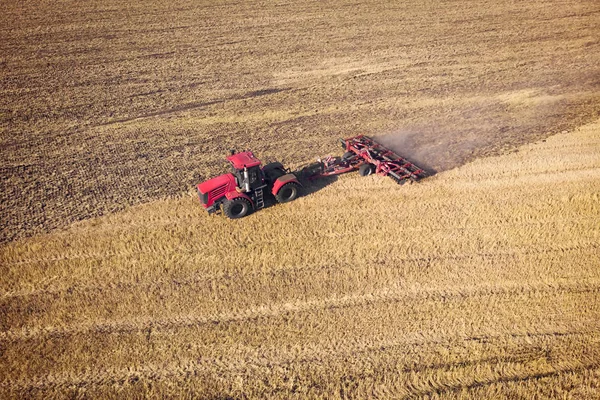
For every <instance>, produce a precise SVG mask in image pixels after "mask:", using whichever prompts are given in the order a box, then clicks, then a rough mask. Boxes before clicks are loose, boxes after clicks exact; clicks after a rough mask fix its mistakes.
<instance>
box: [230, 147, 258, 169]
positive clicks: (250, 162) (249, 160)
mask: <svg viewBox="0 0 600 400" xmlns="http://www.w3.org/2000/svg"><path fill="white" fill-rule="evenodd" d="M227 160H229V162H230V163H231V164H232V165H233V168H235V169H244V167H246V168H250V167H254V166H257V165H260V160H259V159H258V158H256V157H254V154H252V152H251V151H243V152H241V153H237V154H232V155H230V156H228V157H227Z"/></svg>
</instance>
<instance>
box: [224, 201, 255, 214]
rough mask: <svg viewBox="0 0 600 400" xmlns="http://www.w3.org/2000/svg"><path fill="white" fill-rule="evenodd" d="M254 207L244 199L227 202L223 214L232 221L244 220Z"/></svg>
mask: <svg viewBox="0 0 600 400" xmlns="http://www.w3.org/2000/svg"><path fill="white" fill-rule="evenodd" d="M251 208H252V206H251V205H250V202H249V201H248V200H246V199H244V198H243V197H238V198H237V199H233V200H227V201H225V203H224V204H223V212H224V213H225V215H227V217H229V218H231V219H238V218H243V217H245V216H246V215H248V214H249V213H250V209H251Z"/></svg>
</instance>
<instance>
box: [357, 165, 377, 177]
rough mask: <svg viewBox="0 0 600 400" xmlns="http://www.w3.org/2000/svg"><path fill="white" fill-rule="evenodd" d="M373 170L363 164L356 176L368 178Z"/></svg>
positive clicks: (371, 166) (371, 167) (370, 166)
mask: <svg viewBox="0 0 600 400" xmlns="http://www.w3.org/2000/svg"><path fill="white" fill-rule="evenodd" d="M373 170H374V168H373V165H372V164H363V165H361V166H360V167H359V168H358V174H359V175H360V176H369V175H371V174H372V173H373Z"/></svg>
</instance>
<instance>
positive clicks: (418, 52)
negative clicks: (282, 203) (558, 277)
mask: <svg viewBox="0 0 600 400" xmlns="http://www.w3.org/2000/svg"><path fill="white" fill-rule="evenodd" d="M0 10H1V12H0V38H1V40H0V98H1V99H2V100H1V104H0V146H1V148H2V157H1V160H0V171H1V175H2V181H1V186H0V202H1V205H2V208H1V210H0V219H1V220H2V227H1V228H2V231H1V236H0V241H4V242H5V241H9V240H12V239H14V238H17V237H22V236H29V235H31V234H34V233H39V232H45V231H48V230H51V229H54V228H57V227H63V226H66V225H68V224H69V223H71V222H73V221H77V220H81V219H86V218H89V217H92V216H97V215H100V214H105V213H107V212H112V211H116V210H120V209H123V208H125V207H126V206H127V205H133V204H138V203H141V202H146V201H151V200H154V199H159V198H165V197H168V196H172V195H178V194H181V193H183V192H186V191H187V190H188V189H189V188H190V186H191V185H193V184H194V183H196V182H198V181H201V180H203V179H205V178H207V177H209V176H211V175H213V174H215V173H217V172H219V171H220V170H221V168H222V167H223V165H222V159H223V156H224V155H225V154H226V152H227V150H228V149H229V148H231V147H236V148H238V149H239V148H252V149H253V150H255V151H256V152H257V153H258V154H260V155H261V156H263V157H271V158H278V159H280V160H281V161H283V162H285V163H287V164H290V165H294V164H296V163H302V162H306V161H310V160H312V159H313V158H315V157H317V156H321V155H326V154H329V153H332V152H337V146H336V145H335V139H337V138H338V137H340V136H345V137H347V136H350V135H354V134H358V133H367V134H369V135H373V136H377V135H386V134H392V135H393V137H394V139H393V140H392V143H395V144H398V145H399V146H400V147H401V149H400V150H402V152H403V153H406V155H410V156H413V157H414V158H415V159H417V161H420V162H422V163H424V164H425V166H426V167H428V168H430V169H431V170H437V171H443V170H447V169H449V168H452V167H455V166H458V165H461V164H463V163H464V162H465V161H468V160H472V159H474V158H476V157H478V156H482V155H489V154H498V153H501V152H503V151H505V150H506V149H511V148H514V147H515V146H517V145H519V144H522V143H526V142H531V141H534V140H536V139H539V138H542V137H547V136H548V135H550V134H552V133H556V132H561V131H563V130H570V129H572V128H574V127H576V126H580V125H582V124H583V123H585V122H586V121H591V120H595V119H596V118H597V117H598V114H599V112H598V110H599V104H600V56H599V55H600V42H599V38H598V32H600V6H599V5H598V2H597V1H593V0H589V1H581V0H571V1H543V2H542V1H537V2H514V1H492V2H490V1H474V2H473V1H468V2H467V1H444V2H437V1H403V2H395V1H369V2H362V3H361V2H355V1H352V2H350V1H343V0H342V1H328V2H324V1H299V2H282V1H272V2H271V1H269V2H257V1H244V2H241V1H222V2H214V1H162V0H159V1H155V0H152V1H143V2H141V1H132V2H122V1H110V0H106V1H97V0H93V1H85V2H82V1H63V2H60V3H58V4H57V3H56V2H55V1H45V0H42V1H19V2H3V3H2V4H1V5H0Z"/></svg>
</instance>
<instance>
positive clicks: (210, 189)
mask: <svg viewBox="0 0 600 400" xmlns="http://www.w3.org/2000/svg"><path fill="white" fill-rule="evenodd" d="M227 160H228V161H229V162H230V163H231V166H232V167H231V173H228V174H224V175H221V176H217V177H216V178H212V179H209V180H207V181H205V182H202V183H200V184H198V185H197V187H196V188H197V189H198V196H199V197H200V202H201V203H202V206H203V207H204V208H205V209H206V210H207V211H208V212H209V214H210V213H214V212H217V211H219V209H222V210H223V212H224V213H225V215H227V216H228V217H229V218H242V217H245V216H246V215H248V214H249V213H250V212H251V211H253V210H259V209H261V208H263V207H264V206H265V201H264V195H265V193H264V191H265V189H266V190H268V191H270V192H271V194H273V196H275V199H276V200H277V201H278V202H279V203H287V202H289V201H292V200H294V199H295V198H296V197H298V194H299V193H300V188H301V186H302V185H300V182H299V181H298V178H297V177H296V175H294V174H292V173H289V172H288V171H287V170H286V169H285V168H284V167H283V165H282V164H281V163H278V162H272V163H269V164H267V165H265V166H264V167H261V162H260V160H259V159H257V158H256V157H254V154H252V152H251V151H244V152H241V153H235V151H232V152H231V155H230V156H228V157H227Z"/></svg>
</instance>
